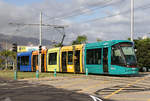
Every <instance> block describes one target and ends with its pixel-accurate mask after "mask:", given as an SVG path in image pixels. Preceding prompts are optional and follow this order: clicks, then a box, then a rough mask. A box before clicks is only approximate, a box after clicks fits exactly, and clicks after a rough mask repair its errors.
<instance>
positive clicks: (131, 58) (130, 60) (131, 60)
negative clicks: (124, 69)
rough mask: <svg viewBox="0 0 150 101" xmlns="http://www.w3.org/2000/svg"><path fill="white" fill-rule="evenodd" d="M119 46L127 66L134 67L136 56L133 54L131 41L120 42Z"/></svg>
mask: <svg viewBox="0 0 150 101" xmlns="http://www.w3.org/2000/svg"><path fill="white" fill-rule="evenodd" d="M120 47H121V49H122V51H123V54H124V57H125V60H126V64H127V66H129V67H136V65H137V62H136V56H135V52H134V49H133V47H132V44H131V43H122V44H120Z"/></svg>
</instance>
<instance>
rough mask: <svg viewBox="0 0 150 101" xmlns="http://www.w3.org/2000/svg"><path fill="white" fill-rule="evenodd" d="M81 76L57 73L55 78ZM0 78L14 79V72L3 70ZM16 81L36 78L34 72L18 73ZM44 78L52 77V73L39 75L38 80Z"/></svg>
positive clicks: (0, 72)
mask: <svg viewBox="0 0 150 101" xmlns="http://www.w3.org/2000/svg"><path fill="white" fill-rule="evenodd" d="M79 75H83V74H73V73H72V74H71V73H57V77H70V76H79ZM0 77H3V78H10V79H14V71H11V70H3V71H0ZM17 77H18V79H25V78H36V72H18V73H17ZM44 77H54V74H53V73H39V78H44Z"/></svg>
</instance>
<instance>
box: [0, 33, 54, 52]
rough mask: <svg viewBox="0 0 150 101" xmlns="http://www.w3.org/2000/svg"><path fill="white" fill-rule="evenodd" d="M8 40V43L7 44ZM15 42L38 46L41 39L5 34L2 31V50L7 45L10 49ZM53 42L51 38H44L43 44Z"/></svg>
mask: <svg viewBox="0 0 150 101" xmlns="http://www.w3.org/2000/svg"><path fill="white" fill-rule="evenodd" d="M6 42H7V44H6ZM13 43H17V44H18V45H24V46H28V45H33V46H37V45H38V44H39V39H36V38H31V37H29V38H28V37H22V36H11V35H4V34H2V33H0V50H2V49H5V48H6V46H7V47H8V49H10V48H11V47H12V44H13ZM52 44H53V43H52V42H51V41H49V40H45V39H44V40H43V39H42V45H43V46H51V45H52Z"/></svg>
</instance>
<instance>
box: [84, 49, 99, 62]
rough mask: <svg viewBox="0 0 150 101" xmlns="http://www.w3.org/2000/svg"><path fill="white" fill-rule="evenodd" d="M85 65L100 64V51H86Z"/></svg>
mask: <svg viewBox="0 0 150 101" xmlns="http://www.w3.org/2000/svg"><path fill="white" fill-rule="evenodd" d="M86 64H101V49H88V50H87V53H86Z"/></svg>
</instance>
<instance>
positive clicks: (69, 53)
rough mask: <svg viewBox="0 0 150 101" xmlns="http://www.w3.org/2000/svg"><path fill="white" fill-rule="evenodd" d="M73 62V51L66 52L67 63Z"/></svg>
mask: <svg viewBox="0 0 150 101" xmlns="http://www.w3.org/2000/svg"><path fill="white" fill-rule="evenodd" d="M72 64H73V51H69V52H68V65H72Z"/></svg>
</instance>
